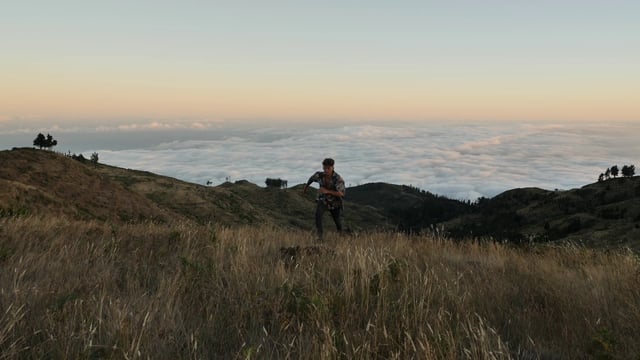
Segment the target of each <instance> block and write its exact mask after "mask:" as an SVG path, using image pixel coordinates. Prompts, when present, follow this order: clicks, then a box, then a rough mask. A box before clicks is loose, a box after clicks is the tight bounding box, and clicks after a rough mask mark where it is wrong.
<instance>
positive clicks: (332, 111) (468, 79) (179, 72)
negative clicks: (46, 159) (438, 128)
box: [0, 0, 640, 130]
mask: <svg viewBox="0 0 640 360" xmlns="http://www.w3.org/2000/svg"><path fill="white" fill-rule="evenodd" d="M638 14H640V2H638V1H618V0H613V1H595V0H586V1H574V0H567V1H557V0H556V1H549V0H542V1H536V2H529V1H513V0H512V1H497V0H488V1H471V0H467V1H448V2H435V1H402V2H390V1H367V2H358V1H324V2H310V1H275V2H258V1H254V2H238V1H233V2H232V1H194V0H190V1H150V0H141V1H121V0H114V1H70V0H61V1H31V0H24V1H6V2H3V3H2V4H1V5H0V53H1V54H2V55H1V56H0V127H3V125H4V127H5V128H6V127H8V126H18V125H20V126H25V124H29V123H30V122H33V123H36V122H54V123H55V124H56V125H60V126H65V125H67V124H72V123H74V124H78V123H81V124H87V123H89V124H105V123H110V122H117V121H122V122H126V123H131V122H135V121H146V122H149V121H154V120H168V119H173V120H184V121H188V122H192V123H198V122H201V121H234V120H257V121H260V120H268V121H272V120H274V119H278V120H284V121H287V120H309V121H319V120H338V119H340V120H343V121H347V122H348V121H356V120H403V121H407V120H408V121H411V120H420V121H428V120H514V121H536V120H550V121H618V120H623V121H640V67H639V66H638V64H640V21H638ZM0 130H1V129H0Z"/></svg>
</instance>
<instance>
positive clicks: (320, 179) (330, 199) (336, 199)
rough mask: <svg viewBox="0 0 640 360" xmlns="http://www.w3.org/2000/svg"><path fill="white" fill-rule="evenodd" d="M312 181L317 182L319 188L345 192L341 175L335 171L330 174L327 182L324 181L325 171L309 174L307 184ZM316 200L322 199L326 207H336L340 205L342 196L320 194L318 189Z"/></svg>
mask: <svg viewBox="0 0 640 360" xmlns="http://www.w3.org/2000/svg"><path fill="white" fill-rule="evenodd" d="M312 182H317V183H318V184H320V187H321V188H325V189H329V190H332V191H338V192H341V193H343V194H344V193H345V192H346V189H345V186H344V180H343V179H342V176H340V175H339V174H338V173H337V172H335V171H334V172H333V176H331V179H330V180H329V182H328V183H325V173H324V172H322V171H318V172H316V173H315V174H313V175H311V177H310V178H309V180H307V186H308V185H310V184H311V183H312ZM318 201H322V202H323V203H324V204H325V205H326V206H327V208H328V209H337V208H341V207H342V197H340V196H333V195H330V194H322V193H320V192H319V191H318Z"/></svg>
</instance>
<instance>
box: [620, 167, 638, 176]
mask: <svg viewBox="0 0 640 360" xmlns="http://www.w3.org/2000/svg"><path fill="white" fill-rule="evenodd" d="M635 174H636V167H635V165H629V166H627V165H625V166H623V167H622V176H628V177H631V176H633V175H635Z"/></svg>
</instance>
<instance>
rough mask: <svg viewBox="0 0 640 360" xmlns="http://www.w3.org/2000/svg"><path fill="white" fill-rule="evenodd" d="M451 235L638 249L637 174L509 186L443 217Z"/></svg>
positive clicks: (639, 207) (639, 192) (639, 182)
mask: <svg viewBox="0 0 640 360" xmlns="http://www.w3.org/2000/svg"><path fill="white" fill-rule="evenodd" d="M446 227H447V228H448V229H449V230H450V231H451V232H452V234H453V235H455V236H465V235H470V234H473V235H474V236H493V237H496V238H500V239H506V240H510V241H516V242H520V241H554V240H570V241H575V242H581V243H586V244H590V245H601V246H618V245H625V246H630V247H633V248H637V249H640V177H631V178H617V179H610V180H607V181H604V182H601V183H594V184H590V185H586V186H584V187H582V188H580V189H572V190H567V191H547V190H542V189H537V188H524V189H513V190H509V191H506V192H504V193H502V194H500V195H498V196H496V197H494V198H492V199H488V200H485V201H482V202H481V203H480V204H479V205H478V206H477V209H476V210H475V211H474V212H473V213H472V214H468V215H464V216H460V217H458V218H456V219H453V220H451V221H449V222H447V224H446Z"/></svg>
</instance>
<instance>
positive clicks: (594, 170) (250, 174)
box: [85, 123, 640, 200]
mask: <svg viewBox="0 0 640 360" xmlns="http://www.w3.org/2000/svg"><path fill="white" fill-rule="evenodd" d="M207 131H208V132H209V133H207ZM188 134H189V132H186V133H183V134H182V135H180V138H176V139H173V140H170V141H163V142H161V143H157V144H149V145H148V146H144V147H140V148H126V149H118V150H112V149H109V148H96V149H92V150H91V151H87V152H86V153H85V155H87V154H90V153H91V152H92V151H96V152H98V153H99V156H100V161H101V162H104V163H107V164H112V165H116V166H121V167H125V168H132V169H141V170H147V171H151V172H154V173H158V174H163V175H168V176H171V177H175V178H178V179H182V180H186V181H190V182H194V183H199V184H205V183H207V182H208V181H210V182H211V183H212V184H213V185H217V184H220V183H222V182H224V181H227V180H230V181H237V180H241V179H245V180H248V181H250V182H253V183H256V184H258V185H261V186H264V181H265V179H266V178H268V177H271V178H282V179H286V180H288V182H289V185H290V186H292V185H295V184H299V183H303V182H306V180H307V179H308V178H309V176H310V175H312V174H313V173H314V172H315V171H318V170H320V169H321V161H322V159H324V158H325V157H331V158H334V159H335V161H336V165H335V169H336V171H337V172H338V173H339V174H341V175H342V176H343V177H344V179H345V182H346V183H347V185H348V186H355V185H360V184H365V183H371V182H387V183H395V184H406V185H413V186H417V187H419V188H421V189H424V190H427V191H430V192H432V193H435V194H439V195H445V196H448V197H451V198H455V199H471V200H474V199H476V198H478V197H480V196H485V197H492V196H495V195H497V194H499V193H501V192H503V191H505V190H508V189H512V188H518V187H540V188H544V189H549V190H553V189H569V188H575V187H580V186H583V185H585V184H588V183H591V182H594V181H595V180H596V179H597V177H598V175H599V174H600V173H601V172H603V171H604V170H605V169H606V168H607V167H609V166H612V165H616V164H618V165H619V166H622V165H627V164H637V163H638V162H637V161H636V160H638V155H639V154H640V144H639V142H638V139H640V137H639V136H638V135H640V124H633V123H618V124H604V123H603V124H539V123H532V124H521V123H514V124H508V123H497V124H486V123H470V124H469V123H467V124H464V123H449V124H446V123H439V124H433V123H425V124H420V125H416V124H410V125H395V126H394V125H353V126H329V127H323V128H317V127H316V128H314V127H313V126H308V127H303V126H297V127H287V126H276V127H270V128H265V127H253V128H251V127H248V128H244V129H241V130H239V129H233V128H226V129H225V128H219V129H215V130H211V129H209V130H205V131H203V132H198V133H197V136H196V135H195V134H194V135H193V136H191V137H192V138H189V137H190V136H189V135H188ZM207 134H209V135H207Z"/></svg>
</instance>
